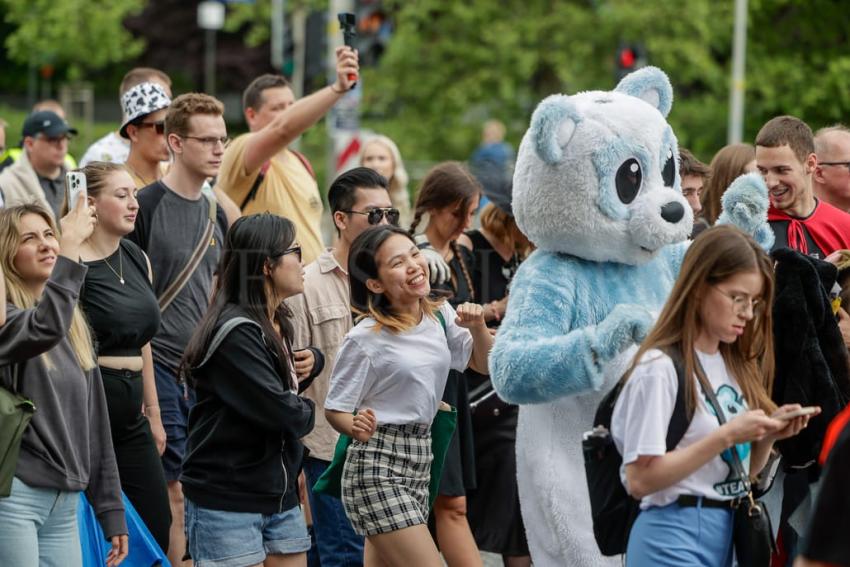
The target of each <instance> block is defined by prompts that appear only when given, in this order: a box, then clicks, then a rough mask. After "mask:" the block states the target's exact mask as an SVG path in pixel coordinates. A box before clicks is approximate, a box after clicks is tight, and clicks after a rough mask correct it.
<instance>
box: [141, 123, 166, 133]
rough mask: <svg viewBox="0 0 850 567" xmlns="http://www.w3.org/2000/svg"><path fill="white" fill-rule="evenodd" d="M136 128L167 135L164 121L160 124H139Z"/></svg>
mask: <svg viewBox="0 0 850 567" xmlns="http://www.w3.org/2000/svg"><path fill="white" fill-rule="evenodd" d="M136 126H137V127H139V128H153V129H154V131H155V132H156V133H157V134H159V135H162V134H165V122H164V121H163V120H160V121H159V122H139V123H138V124H136Z"/></svg>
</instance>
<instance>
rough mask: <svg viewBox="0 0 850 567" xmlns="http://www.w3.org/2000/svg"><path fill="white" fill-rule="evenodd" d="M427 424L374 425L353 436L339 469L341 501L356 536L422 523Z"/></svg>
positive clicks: (428, 450)
mask: <svg viewBox="0 0 850 567" xmlns="http://www.w3.org/2000/svg"><path fill="white" fill-rule="evenodd" d="M432 459H433V454H432V452H431V425H430V424H424V423H412V424H406V425H392V424H387V425H379V426H378V430H377V431H376V432H375V433H374V435H372V437H371V439H369V441H367V442H366V443H360V442H359V441H357V440H353V441H352V442H351V445H349V447H348V454H347V456H346V459H345V466H344V467H343V471H342V505H343V507H344V508H345V514H346V515H347V516H348V519H349V520H351V525H352V527H353V528H354V531H355V532H357V533H358V534H359V535H364V536H365V535H376V534H382V533H387V532H393V531H396V530H400V529H402V528H407V527H410V526H416V525H419V524H425V523H427V521H428V486H429V484H430V480H431V460H432Z"/></svg>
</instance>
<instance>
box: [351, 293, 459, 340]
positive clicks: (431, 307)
mask: <svg viewBox="0 0 850 567" xmlns="http://www.w3.org/2000/svg"><path fill="white" fill-rule="evenodd" d="M444 302H445V299H444V298H439V299H432V298H430V297H423V298H421V299H420V300H419V308H420V313H421V315H422V316H424V317H430V318H431V319H435V320H436V319H437V316H436V313H437V311H438V310H439V309H440V306H441V305H442V304H443V303H444ZM351 310H352V311H353V312H354V314H355V315H356V316H357V317H356V318H355V320H354V322H355V323H359V322H360V321H361V320H363V319H366V318H367V317H371V318H372V319H374V320H375V326H374V327H372V330H373V331H374V332H376V333H377V332H380V330H381V329H384V328H386V329H387V330H388V331H389V332H391V333H393V334H394V335H397V334H399V333H403V332H405V331H409V330H410V329H413V328H414V327H416V325H418V324H419V318H417V317H414V316H413V315H408V314H406V313H405V314H396V313H393V312H390V311H388V310H386V309H380V308H378V306H377V305H375V304H374V302H373V301H372V298H371V297H370V298H369V299H368V300H367V310H366V311H361V310H359V309H357V308H356V307H352V308H351Z"/></svg>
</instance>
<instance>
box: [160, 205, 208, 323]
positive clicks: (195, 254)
mask: <svg viewBox="0 0 850 567" xmlns="http://www.w3.org/2000/svg"><path fill="white" fill-rule="evenodd" d="M204 199H207V201H209V205H210V210H209V219H207V226H206V227H205V228H204V233H203V234H202V235H201V240H200V241H199V242H198V244H197V246H195V249H194V250H193V251H192V256H190V257H189V261H188V262H187V263H186V265H185V266H184V267H183V269H182V270H180V273H179V274H177V277H176V278H174V281H173V282H171V285H169V286H168V287H167V288H166V289H165V291H164V292H162V295H160V296H159V299H158V302H159V311H160V313H164V312H165V310H166V309H168V306H169V305H171V302H172V301H174V298H176V297H177V294H179V293H180V292H181V291H182V290H183V288H184V287H185V286H186V284H187V283H189V278H191V277H192V274H194V273H195V270H196V269H198V266H199V265H200V264H201V260H202V259H203V257H204V254H205V253H206V251H207V248H208V247H209V243H210V239H211V238H212V236H213V233H214V232H215V217H216V202H215V199H210V198H209V197H207V196H204Z"/></svg>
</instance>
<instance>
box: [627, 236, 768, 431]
mask: <svg viewBox="0 0 850 567" xmlns="http://www.w3.org/2000/svg"><path fill="white" fill-rule="evenodd" d="M749 271H755V272H758V273H760V274H761V276H762V280H763V287H762V295H761V302H762V305H764V309H763V310H761V309H759V310H757V311H756V313H754V317H753V319H752V320H751V321H749V322H748V323H747V325H746V327H745V328H744V334H743V335H742V336H741V337H739V338H738V340H736V341H735V342H733V343H723V342H721V343H720V354H721V355H722V356H723V361H724V362H725V363H726V367H727V368H728V370H729V373H730V374H731V375H732V376H734V378H735V380H736V381H737V382H738V385H739V386H740V388H741V391H742V392H743V395H744V399H746V400H747V404H748V405H749V407H750V409H762V410H764V411H765V412H766V413H771V412H773V411H774V410H775V409H776V404H775V403H773V400H771V398H770V392H771V390H772V388H773V375H774V358H773V318H772V315H771V306H772V303H773V263H772V262H771V260H770V258H769V257H768V255H767V254H766V253H765V252H764V250H762V249H761V247H760V246H759V245H758V244H756V242H755V241H754V240H753V239H752V238H750V237H749V236H748V235H746V234H744V233H743V232H742V231H741V230H739V229H738V228H736V227H733V226H730V225H723V226H717V227H713V228H709V229H707V230H706V231H705V232H703V233H702V234H700V236H699V238H697V239H695V240H694V242H693V244H691V246H690V248H689V249H688V252H687V253H686V254H685V259H684V262H683V263H682V268H681V270H680V271H679V278H678V279H677V280H676V283H675V284H674V285H673V290H672V291H671V292H670V297H669V298H668V299H667V303H665V304H664V309H663V310H662V311H661V315H659V317H658V321H657V322H656V323H655V326H654V327H653V328H652V331H650V333H649V336H648V337H646V339H645V340H644V341H643V344H641V346H640V348H639V349H638V351H637V354H635V357H634V360H633V361H632V364H631V367H630V368H629V370H628V372H626V374H625V376H624V377H623V381H624V382H625V381H627V380H628V379H629V377H630V376H631V373H632V371H634V369H635V367H636V366H637V364H638V362H639V361H640V360H641V359H642V358H644V355H645V354H646V352H647V351H649V350H650V349H661V350H668V349H670V348H676V347H678V348H679V350H681V353H682V360H683V363H684V369H685V376H694V374H696V376H697V379H698V380H699V381H700V383H701V384H708V382H707V377H706V376H705V375H704V374H703V372H702V370H701V369H700V368H699V366H698V365H697V362H696V355H695V354H694V341H695V340H696V338H697V336H698V334H699V331H700V328H701V324H702V323H701V321H700V309H699V307H700V303H701V301H702V300H703V298H704V297H705V295H706V294H707V293H708V292H709V291H710V288H711V287H712V286H714V285H717V284H719V283H722V282H723V281H726V280H727V279H728V278H730V277H732V276H734V275H736V274H739V273H743V272H749ZM685 403H686V407H687V410H688V415H691V416H692V415H693V412H694V409H695V408H696V406H697V389H696V388H695V387H694V384H693V380H685Z"/></svg>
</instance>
